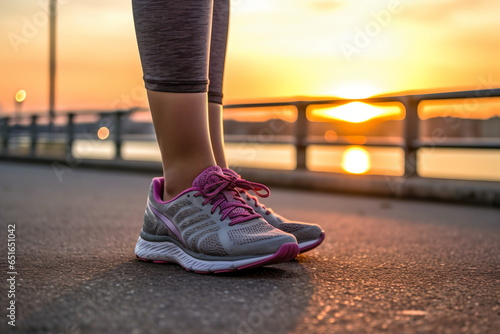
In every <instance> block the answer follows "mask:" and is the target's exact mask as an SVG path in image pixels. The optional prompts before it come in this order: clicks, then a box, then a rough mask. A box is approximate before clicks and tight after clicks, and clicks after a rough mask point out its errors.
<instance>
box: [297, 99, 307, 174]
mask: <svg viewBox="0 0 500 334" xmlns="http://www.w3.org/2000/svg"><path fill="white" fill-rule="evenodd" d="M307 106H308V104H307V103H306V102H299V103H296V104H295V107H296V108H297V121H296V122H295V152H296V154H297V158H296V163H297V166H296V168H295V169H298V170H306V169H307V154H306V153H307V115H306V109H307Z"/></svg>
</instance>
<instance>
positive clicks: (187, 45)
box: [132, 0, 229, 104]
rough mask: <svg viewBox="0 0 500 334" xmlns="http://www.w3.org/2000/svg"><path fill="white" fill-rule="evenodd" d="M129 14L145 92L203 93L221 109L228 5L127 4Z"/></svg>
mask: <svg viewBox="0 0 500 334" xmlns="http://www.w3.org/2000/svg"><path fill="white" fill-rule="evenodd" d="M132 8H133V12H134V23H135V32H136V36H137V43H138V45H139V53H140V56H141V63H142V70H143V73H144V82H145V86H146V88H147V89H148V90H154V91H160V92H171V93H202V92H207V91H208V101H209V102H213V103H218V104H222V79H223V75H224V61H225V55H226V45H227V32H228V22H229V0H132ZM209 79H210V80H209Z"/></svg>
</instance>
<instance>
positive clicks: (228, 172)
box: [222, 168, 240, 178]
mask: <svg viewBox="0 0 500 334" xmlns="http://www.w3.org/2000/svg"><path fill="white" fill-rule="evenodd" d="M222 172H223V173H224V174H229V175H232V176H234V177H237V178H240V176H239V175H238V173H236V172H235V171H234V170H232V169H229V168H222Z"/></svg>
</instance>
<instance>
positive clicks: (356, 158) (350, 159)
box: [341, 147, 371, 174]
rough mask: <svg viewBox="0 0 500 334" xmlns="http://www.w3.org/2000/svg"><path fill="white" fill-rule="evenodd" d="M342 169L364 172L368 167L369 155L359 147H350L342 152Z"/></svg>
mask: <svg viewBox="0 0 500 334" xmlns="http://www.w3.org/2000/svg"><path fill="white" fill-rule="evenodd" d="M341 166H342V169H343V170H345V171H346V172H349V173H352V174H363V173H366V172H367V171H368V170H369V169H370V167H371V163H370V156H369V154H368V152H367V151H366V150H365V149H364V148H361V147H350V148H348V149H347V150H345V151H344V153H343V154H342V163H341Z"/></svg>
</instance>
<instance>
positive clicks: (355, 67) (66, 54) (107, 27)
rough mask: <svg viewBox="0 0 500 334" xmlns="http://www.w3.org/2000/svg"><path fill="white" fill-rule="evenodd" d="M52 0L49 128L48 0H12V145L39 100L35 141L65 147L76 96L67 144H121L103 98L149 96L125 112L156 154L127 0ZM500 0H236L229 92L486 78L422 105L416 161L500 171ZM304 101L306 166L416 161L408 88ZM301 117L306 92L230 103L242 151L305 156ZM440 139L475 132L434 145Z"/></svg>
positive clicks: (435, 168) (22, 148) (312, 96)
mask: <svg viewBox="0 0 500 334" xmlns="http://www.w3.org/2000/svg"><path fill="white" fill-rule="evenodd" d="M55 2H56V3H57V18H56V21H57V25H56V30H55V34H54V36H55V39H56V44H55V45H56V47H55V49H56V57H55V60H56V71H55V89H54V101H53V110H54V112H55V115H56V116H55V119H54V122H55V123H54V127H53V128H52V129H51V132H53V133H54V137H52V138H51V139H48V137H47V138H45V137H46V136H45V137H44V136H43V133H44V132H47V131H48V130H47V129H48V126H49V125H48V124H49V120H48V117H47V112H48V110H49V109H50V106H49V105H50V103H49V96H50V94H49V45H50V43H49V26H50V20H49V15H48V9H49V0H25V1H22V2H20V1H4V2H2V3H1V4H0V8H1V10H0V24H1V27H0V30H1V33H2V36H3V38H1V39H0V50H2V51H1V53H0V68H1V72H0V73H1V77H2V79H1V81H0V85H1V86H0V117H10V119H9V126H10V128H9V131H10V133H9V136H11V137H12V138H11V139H10V140H9V145H8V148H7V150H9V152H10V154H23V153H28V152H29V150H30V146H29V145H30V144H29V143H30V140H29V139H28V135H27V133H28V132H29V131H30V128H29V126H30V124H32V123H31V122H32V120H31V119H30V118H28V116H30V115H39V117H38V118H37V120H36V122H37V130H36V131H35V132H37V133H38V138H37V143H36V144H37V149H36V154H37V155H58V154H59V155H60V154H63V153H64V150H63V149H62V148H61V147H63V146H62V145H60V149H58V148H57V145H55V144H54V143H56V142H57V140H58V138H59V139H60V140H61V141H62V140H63V137H64V136H66V134H67V132H68V122H67V113H68V112H73V113H75V115H76V116H75V117H74V119H73V120H72V121H73V122H74V128H73V131H74V138H73V139H74V141H73V142H72V146H71V152H70V153H71V155H74V156H75V157H78V158H87V159H114V158H115V156H116V151H115V150H116V145H114V143H113V136H114V135H115V134H114V132H116V126H113V125H110V124H112V120H111V119H112V116H111V115H110V114H105V112H106V111H108V112H111V111H114V110H117V109H120V110H129V109H131V108H136V107H138V108H143V109H134V112H133V113H128V114H127V115H126V117H122V118H121V122H122V124H121V125H120V131H121V133H120V136H122V137H120V140H122V139H123V145H122V146H121V147H120V150H121V154H120V158H122V159H124V160H148V161H150V160H151V161H159V155H158V154H159V153H158V149H157V147H156V143H155V142H154V134H153V132H152V126H151V124H150V117H149V111H148V110H147V100H146V97H145V91H144V88H143V82H142V72H141V66H140V60H139V55H138V50H137V46H136V40H135V34H134V27H133V19H132V10H131V3H130V1H121V0H109V1H105V2H103V1H97V0H85V1H83V0H60V1H55ZM498 13H500V2H498V1H496V0H477V1H469V0H401V1H398V0H380V1H378V0H377V1H362V0H349V1H347V0H335V1H329V0H310V1H299V0H233V1H231V23H230V35H229V48H228V55H227V62H226V73H225V85H224V91H225V104H235V103H258V102H279V101H296V100H310V101H315V100H318V101H321V100H328V99H336V98H347V99H363V98H367V97H371V96H379V95H383V96H385V95H394V96H404V95H411V94H423V93H438V92H454V91H465V90H468V91H475V92H477V94H475V96H474V95H473V96H472V97H471V96H469V97H467V98H465V97H464V98H456V99H447V100H432V101H423V102H421V103H420V104H419V105H418V110H417V113H418V123H419V124H418V131H417V132H418V133H417V134H416V135H417V137H418V138H419V139H420V140H424V141H425V140H427V143H430V144H428V145H427V147H422V148H420V149H418V152H417V154H418V161H419V165H418V166H417V167H416V168H417V170H418V174H419V175H421V176H425V177H439V178H458V179H473V180H489V181H500V172H499V171H500V168H499V166H500V151H499V150H498V149H491V147H500V146H499V143H500V99H499V98H498V97H491V95H494V94H489V93H488V92H493V89H494V88H499V87H500V65H499V63H498V55H499V54H500V38H499V37H500V36H499V31H500V19H499V14H498ZM305 114H306V115H305V116H306V118H307V122H308V126H307V138H308V139H310V142H311V145H308V147H307V156H306V158H307V163H306V165H307V168H308V169H309V170H312V171H327V172H339V173H351V174H378V175H403V174H404V173H405V166H404V164H405V159H407V158H408V156H406V155H405V148H404V147H403V146H404V145H405V144H401V143H400V142H401V138H402V137H403V135H404V134H403V132H404V131H405V125H404V124H403V121H404V119H405V117H406V110H405V107H404V106H403V105H402V104H401V103H400V102H398V101H392V102H384V103H377V104H374V103H363V102H361V101H356V102H354V101H351V102H350V103H344V104H335V103H332V104H314V103H311V104H310V105H309V106H307V109H306V110H305ZM297 118H300V115H299V112H298V111H297V108H296V106H285V105H283V106H269V107H250V106H247V107H245V108H238V109H228V110H227V112H226V115H225V119H226V121H225V122H226V124H225V125H226V132H227V138H228V143H227V150H228V154H229V157H230V159H229V160H230V162H231V164H232V165H238V166H239V165H241V166H248V167H261V168H273V169H287V170H291V169H295V168H296V167H297V151H296V145H294V142H296V140H295V139H294V136H295V135H296V133H297V131H296V130H295V125H294V124H295V122H296V121H297ZM5 126H6V125H5ZM5 126H4V130H3V131H4V133H5V131H6V130H5V129H6V127H5ZM32 132H33V131H32ZM58 133H59V134H60V136H59V137H58V136H57V134H58ZM294 140H295V141H294ZM375 142H383V144H381V145H378V146H377V145H375V144H373V143H375ZM369 143H372V145H365V144H369ZM433 143H434V144H433ZM443 143H448V144H450V143H462V144H463V143H465V144H470V143H474V145H472V146H473V147H469V148H463V147H453V145H451V144H450V145H445V146H447V147H438V146H439V145H438V144H443ZM478 143H479V144H478ZM480 143H483V144H484V145H483V146H484V147H482V146H481V145H480ZM316 144H317V145H316ZM325 144H331V145H325ZM4 146H6V145H4ZM458 146H460V145H458ZM465 146H466V145H465ZM58 150H59V151H60V152H59V153H58ZM32 153H33V152H32Z"/></svg>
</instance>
